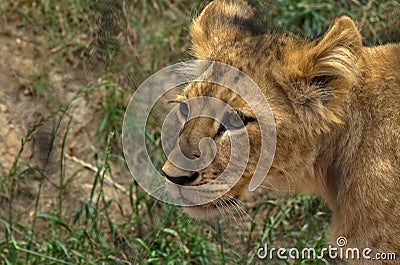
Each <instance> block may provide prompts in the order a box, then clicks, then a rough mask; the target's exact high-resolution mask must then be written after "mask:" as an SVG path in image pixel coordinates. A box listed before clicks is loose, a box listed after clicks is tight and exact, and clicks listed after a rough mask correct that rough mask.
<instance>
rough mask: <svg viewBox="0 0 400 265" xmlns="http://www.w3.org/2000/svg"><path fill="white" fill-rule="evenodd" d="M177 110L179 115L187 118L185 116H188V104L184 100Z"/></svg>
mask: <svg viewBox="0 0 400 265" xmlns="http://www.w3.org/2000/svg"><path fill="white" fill-rule="evenodd" d="M179 111H180V112H181V115H182V116H183V117H184V118H185V119H187V117H188V116H189V106H188V104H186V103H185V102H181V103H180V104H179Z"/></svg>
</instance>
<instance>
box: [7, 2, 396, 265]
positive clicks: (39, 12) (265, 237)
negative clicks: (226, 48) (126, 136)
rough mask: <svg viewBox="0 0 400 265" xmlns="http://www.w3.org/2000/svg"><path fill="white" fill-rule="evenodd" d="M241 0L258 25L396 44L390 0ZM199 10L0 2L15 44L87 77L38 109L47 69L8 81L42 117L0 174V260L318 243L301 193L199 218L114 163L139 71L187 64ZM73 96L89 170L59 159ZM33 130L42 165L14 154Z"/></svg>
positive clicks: (252, 253)
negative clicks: (16, 33) (87, 142)
mask: <svg viewBox="0 0 400 265" xmlns="http://www.w3.org/2000/svg"><path fill="white" fill-rule="evenodd" d="M250 2H251V4H253V5H254V6H256V7H257V9H258V10H260V12H259V13H258V18H259V19H260V21H261V22H262V23H263V24H265V25H268V27H269V28H270V29H271V30H274V31H280V30H290V31H294V32H298V33H300V32H301V33H302V34H304V35H305V36H310V37H313V36H316V35H318V34H319V33H321V30H322V29H325V28H326V27H327V26H328V25H329V22H330V21H331V19H332V18H334V17H335V16H337V15H340V14H347V15H349V16H351V17H353V18H354V19H356V20H357V21H359V23H360V26H361V29H362V31H363V34H364V36H365V37H366V38H365V40H364V41H365V43H367V44H375V43H379V42H384V41H388V40H393V41H395V40H397V41H398V40H400V37H399V36H400V33H399V28H400V27H398V10H399V9H400V7H399V3H398V2H396V1H384V2H382V1H376V2H371V3H369V2H368V1H350V0H341V1H333V0H332V1H318V0H307V1H300V2H299V1H291V0H279V1H257V0H253V1H250ZM205 4H206V3H205V2H203V1H199V0H182V1H172V0H164V1H161V0H158V1H147V0H134V1H111V0H109V1H99V0H97V1H88V0H71V1H51V0H43V1H34V0H31V1H26V0H17V1H3V2H2V3H0V11H1V12H0V14H1V16H0V21H1V23H2V24H3V25H6V24H8V25H14V26H15V27H16V28H19V30H23V32H24V34H25V38H27V39H28V40H29V41H30V42H32V43H33V44H34V45H35V46H37V47H38V48H40V49H42V50H45V51H46V52H45V54H49V56H48V57H43V58H42V59H41V60H43V61H44V62H45V63H47V64H48V65H51V66H50V68H53V69H55V71H54V72H62V73H63V72H68V71H75V72H82V75H84V76H85V78H86V79H87V80H88V82H87V85H86V86H84V87H82V88H81V89H80V90H77V91H76V96H75V97H74V98H73V99H72V100H71V101H70V102H69V103H71V105H69V104H66V105H65V106H62V105H63V104H55V103H54V102H50V101H52V100H54V98H57V97H54V93H60V94H61V95H59V97H58V98H60V97H62V96H63V95H62V93H64V92H63V91H60V92H54V90H55V89H54V87H53V85H54V80H53V79H52V78H51V75H52V72H51V71H50V72H46V71H44V72H41V73H39V74H32V75H29V78H27V79H21V80H17V81H18V82H19V83H20V84H21V85H23V86H25V87H29V88H31V89H32V91H33V92H34V97H35V99H37V100H39V99H44V100H45V101H46V102H47V103H48V104H49V105H51V108H52V109H53V111H52V112H51V113H50V114H49V115H47V116H46V117H43V118H42V119H41V120H39V121H38V122H36V123H35V124H34V125H33V126H31V130H29V131H28V132H27V133H26V136H25V137H24V138H23V139H22V140H21V143H20V152H19V154H18V155H17V156H16V157H15V162H14V163H13V165H12V166H11V167H10V169H9V170H8V172H6V173H3V174H2V175H0V260H1V261H2V262H1V263H2V264H223V263H225V264H237V263H243V264H254V263H256V262H257V261H258V259H257V257H256V251H257V249H258V248H259V247H260V246H262V245H263V244H265V243H267V244H269V245H270V246H273V247H297V248H303V247H315V248H316V249H317V250H321V249H322V248H323V247H325V246H326V244H327V242H328V236H327V226H328V223H329V221H330V219H331V214H330V213H329V210H328V209H327V208H326V206H325V205H324V204H323V203H322V202H321V201H320V200H319V199H318V198H315V197H313V196H306V195H299V196H281V197H276V196H265V197H264V199H262V200H260V201H259V202H258V203H257V204H256V205H254V206H252V207H251V208H248V209H246V212H247V213H248V215H244V216H242V217H239V216H238V217H236V218H237V219H232V218H229V216H223V217H221V218H220V220H210V221H208V222H199V221H196V220H192V219H190V218H188V217H187V216H186V215H185V214H183V213H182V211H181V209H180V208H179V207H176V206H172V205H167V204H163V203H161V202H159V201H156V200H154V199H153V198H151V197H150V196H149V195H147V194H146V193H145V192H144V191H143V190H141V189H140V187H139V186H138V184H137V183H136V182H135V181H134V180H133V179H129V176H128V175H124V173H122V172H126V168H125V167H124V158H123V154H122V148H121V126H122V120H123V114H124V108H125V106H126V104H127V102H128V100H129V97H130V96H131V94H132V93H133V91H134V89H135V88H136V87H137V85H138V84H140V83H141V82H142V81H143V80H144V79H145V78H146V77H147V76H149V75H150V74H151V73H153V72H155V71H157V70H159V69H161V68H163V67H165V66H167V65H170V64H173V63H176V62H179V61H182V60H185V59H187V58H190V57H189V55H188V53H187V49H188V47H189V44H190V39H189V36H188V27H189V25H190V21H191V18H192V17H193V16H195V15H196V14H198V10H199V9H200V8H202V7H204V6H205ZM396 23H397V24H396ZM396 25H397V26H396ZM42 54H43V53H42ZM80 98H85V99H88V101H98V104H97V105H96V106H97V109H96V114H97V116H96V117H95V118H96V122H97V125H96V128H95V129H96V134H95V136H94V139H92V140H93V142H95V143H96V144H95V148H96V151H95V155H94V156H89V155H88V156H87V157H85V160H86V161H89V162H90V164H91V165H93V168H91V171H90V173H87V166H85V165H83V164H82V166H81V167H80V168H79V169H76V168H69V164H67V163H66V161H67V157H66V155H65V154H66V153H68V152H67V151H68V150H66V147H67V143H68V141H71V137H73V136H72V135H70V131H71V128H72V126H73V124H74V117H73V115H72V114H71V113H72V111H71V106H72V104H74V102H75V101H77V100H78V99H80ZM60 105H61V107H60ZM94 105H95V104H94ZM41 130H45V131H46V132H47V133H48V134H47V135H48V137H47V145H46V148H45V151H44V153H45V157H46V159H45V160H44V164H42V165H41V166H35V165H33V164H31V163H29V161H28V160H27V159H25V158H23V157H22V156H21V154H22V153H23V152H24V150H25V149H26V148H27V146H28V145H29V144H30V143H32V142H33V141H34V140H35V139H36V138H35V137H36V136H35V133H37V132H40V131H41ZM147 142H148V144H149V145H150V147H151V148H150V149H151V152H152V154H153V155H154V156H155V157H156V159H158V163H160V161H161V159H162V154H161V152H160V148H159V143H160V140H159V135H158V133H157V132H155V131H154V132H152V131H150V132H149V135H148V139H147ZM56 147H58V148H56ZM52 164H55V165H52ZM118 167H120V168H118ZM48 168H56V169H51V170H50V169H48ZM121 168H122V169H121ZM54 172H56V173H54ZM85 172H86V173H85ZM125 174H126V173H125ZM120 175H121V176H122V177H124V176H125V184H124V185H123V186H122V187H121V185H119V184H118V181H116V180H115V179H118V177H121V176H120ZM81 176H85V178H86V180H90V181H87V182H88V183H90V185H89V189H86V190H83V188H81V187H79V179H80V177H81ZM122 177H121V178H122ZM118 185H119V186H118ZM83 191H86V193H85V192H83ZM111 191H116V192H117V193H119V194H122V195H123V199H121V198H118V197H115V196H114V193H113V192H111ZM48 192H51V193H52V195H53V196H54V198H55V199H54V200H52V201H51V202H49V203H47V202H46V200H45V199H44V198H46V196H47V193H48ZM45 205H46V207H44V206H45ZM274 262H276V263H277V264H280V263H279V261H278V260H274ZM320 262H321V261H320ZM326 263H327V264H329V261H326ZM282 264H284V263H282ZM296 264H321V263H318V261H307V260H305V261H298V262H297V263H296Z"/></svg>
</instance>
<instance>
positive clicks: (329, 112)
mask: <svg viewBox="0 0 400 265" xmlns="http://www.w3.org/2000/svg"><path fill="white" fill-rule="evenodd" d="M254 25H255V22H254V20H253V10H252V8H250V6H249V5H248V4H247V3H246V2H245V1H241V0H219V1H214V2H212V3H211V4H209V5H208V6H207V7H206V8H205V9H204V11H203V12H202V13H201V14H200V16H199V17H198V18H197V19H195V20H194V22H193V25H192V27H191V37H192V41H193V46H192V51H193V54H194V56H195V57H196V58H197V59H202V60H212V61H217V62H221V63H225V64H228V65H231V66H234V67H236V68H238V69H240V70H241V71H243V72H244V73H246V74H247V75H248V76H250V77H251V78H252V79H253V80H254V81H255V82H256V84H257V85H258V86H259V87H260V89H261V90H262V93H263V94H264V96H265V97H266V98H267V100H268V103H269V105H270V108H271V110H272V113H273V116H274V119H275V124H276V134H277V137H276V150H275V156H274V160H273V163H272V166H271V168H270V170H269V173H268V175H267V177H266V178H265V180H264V183H263V186H267V187H270V188H273V189H279V190H282V191H292V192H299V193H312V194H316V195H319V196H321V197H322V198H323V199H324V200H325V201H326V202H327V204H328V205H329V206H330V208H331V209H332V210H333V213H334V215H333V227H332V234H333V235H332V238H333V239H335V238H337V237H338V236H344V237H346V238H347V239H348V244H347V247H358V248H360V249H362V248H371V249H372V250H373V253H376V252H395V253H396V254H397V258H398V259H400V45H399V44H387V45H383V46H377V47H371V48H368V47H363V46H362V41H361V40H362V38H361V35H360V33H359V31H358V30H357V28H356V26H355V24H354V22H353V21H352V20H351V19H350V18H349V17H346V16H343V17H339V18H337V19H335V20H334V21H333V22H332V23H331V25H330V27H329V29H328V30H327V32H326V33H325V34H324V35H323V36H322V37H320V38H318V39H316V40H313V41H311V42H309V41H306V40H304V39H302V38H300V37H297V36H293V35H290V34H288V35H276V34H264V33H260V32H259V31H257V30H256V27H255V26H254ZM199 96H208V97H214V98H218V99H220V100H222V101H224V102H226V103H228V104H230V105H231V106H232V107H233V108H234V109H235V110H237V112H238V113H240V115H241V117H242V119H243V124H244V126H237V128H234V127H232V128H222V130H221V128H220V127H219V126H218V122H215V121H212V120H210V119H208V118H206V117H197V118H196V119H192V120H190V121H188V122H187V124H185V127H184V128H183V129H182V131H181V132H180V136H179V145H180V148H181V150H182V152H183V153H184V154H185V156H186V157H188V158H191V159H194V158H196V157H198V156H199V147H198V146H199V142H200V140H201V139H202V138H204V137H210V138H212V139H213V140H214V142H215V144H216V147H217V154H216V157H215V159H214V160H213V162H212V163H211V164H210V165H208V166H207V167H206V168H204V169H202V170H199V171H198V172H190V171H185V170H183V169H180V168H178V167H176V166H174V165H173V164H172V163H170V162H169V161H167V162H166V163H165V165H164V167H163V171H164V173H165V174H166V175H167V177H168V179H169V180H170V181H172V182H175V183H178V184H181V185H187V186H197V185H202V184H205V183H210V182H212V181H213V180H215V179H216V178H217V177H218V176H219V174H220V173H221V172H222V171H223V170H224V168H225V166H226V164H227V161H228V160H229V155H230V151H229V138H228V137H226V135H227V134H228V133H229V130H247V133H248V135H249V141H250V158H249V161H248V163H247V167H246V169H245V171H244V172H243V174H242V176H241V178H240V180H239V181H238V183H237V184H236V185H235V186H234V187H233V188H232V189H231V190H230V191H229V193H228V194H226V195H224V196H222V197H221V198H219V199H217V200H215V201H213V202H210V203H206V204H203V205H198V206H190V207H185V210H186V211H187V212H188V214H189V215H191V216H193V217H196V218H206V217H207V216H210V215H213V214H216V213H218V212H219V211H220V210H221V208H225V207H226V206H229V205H232V204H235V201H236V200H239V199H241V198H243V196H245V194H246V192H247V191H248V185H249V182H250V180H251V177H252V173H253V172H254V170H255V167H256V165H257V162H258V157H259V153H260V148H262V146H261V145H260V130H259V126H258V124H257V123H258V122H257V119H255V116H254V114H253V113H252V111H249V108H248V106H247V105H246V102H245V101H244V100H243V99H241V98H240V96H238V95H235V94H234V92H232V91H231V90H229V89H227V88H225V87H222V86H218V85H216V84H208V85H205V84H199V83H193V84H189V85H188V86H187V87H186V88H185V89H183V91H182V92H181V94H180V95H179V100H180V101H183V100H185V99H190V98H195V97H199ZM182 104H184V105H182V106H181V112H182V113H181V115H187V113H188V112H189V109H190V108H191V106H190V105H187V104H185V103H182ZM261 163H262V161H261ZM178 180H179V181H178ZM217 184H218V182H216V184H215V185H217ZM215 189H217V187H216V188H215ZM171 192H174V191H171ZM175 192H176V191H175ZM181 196H183V197H185V196H186V198H185V199H186V200H187V201H190V200H193V198H192V197H191V196H190V195H185V194H183V193H181ZM204 196H208V193H207V192H204ZM353 262H360V263H362V264H365V263H368V262H371V264H378V263H379V262H378V261H376V260H375V261H372V260H371V261H366V260H361V261H353ZM397 262H400V261H397ZM393 264H394V263H393Z"/></svg>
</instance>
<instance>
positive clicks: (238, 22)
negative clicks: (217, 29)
mask: <svg viewBox="0 0 400 265" xmlns="http://www.w3.org/2000/svg"><path fill="white" fill-rule="evenodd" d="M228 21H229V22H230V23H232V24H233V25H234V26H236V27H237V28H239V29H242V30H245V31H247V32H250V33H251V34H252V35H260V34H262V31H261V29H260V26H259V25H258V23H257V22H256V21H255V20H254V19H248V18H242V17H239V16H237V15H236V16H234V17H233V18H229V19H228Z"/></svg>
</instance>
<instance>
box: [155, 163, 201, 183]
mask: <svg viewBox="0 0 400 265" xmlns="http://www.w3.org/2000/svg"><path fill="white" fill-rule="evenodd" d="M161 170H162V171H163V172H164V174H165V176H166V177H167V179H168V180H169V181H171V182H173V183H175V184H178V185H189V184H190V183H192V182H194V181H195V180H196V179H197V178H198V177H199V173H198V172H189V171H185V170H182V169H180V168H177V167H175V166H174V165H173V164H172V163H170V162H169V161H167V162H165V164H164V166H163V167H162V169H161Z"/></svg>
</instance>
